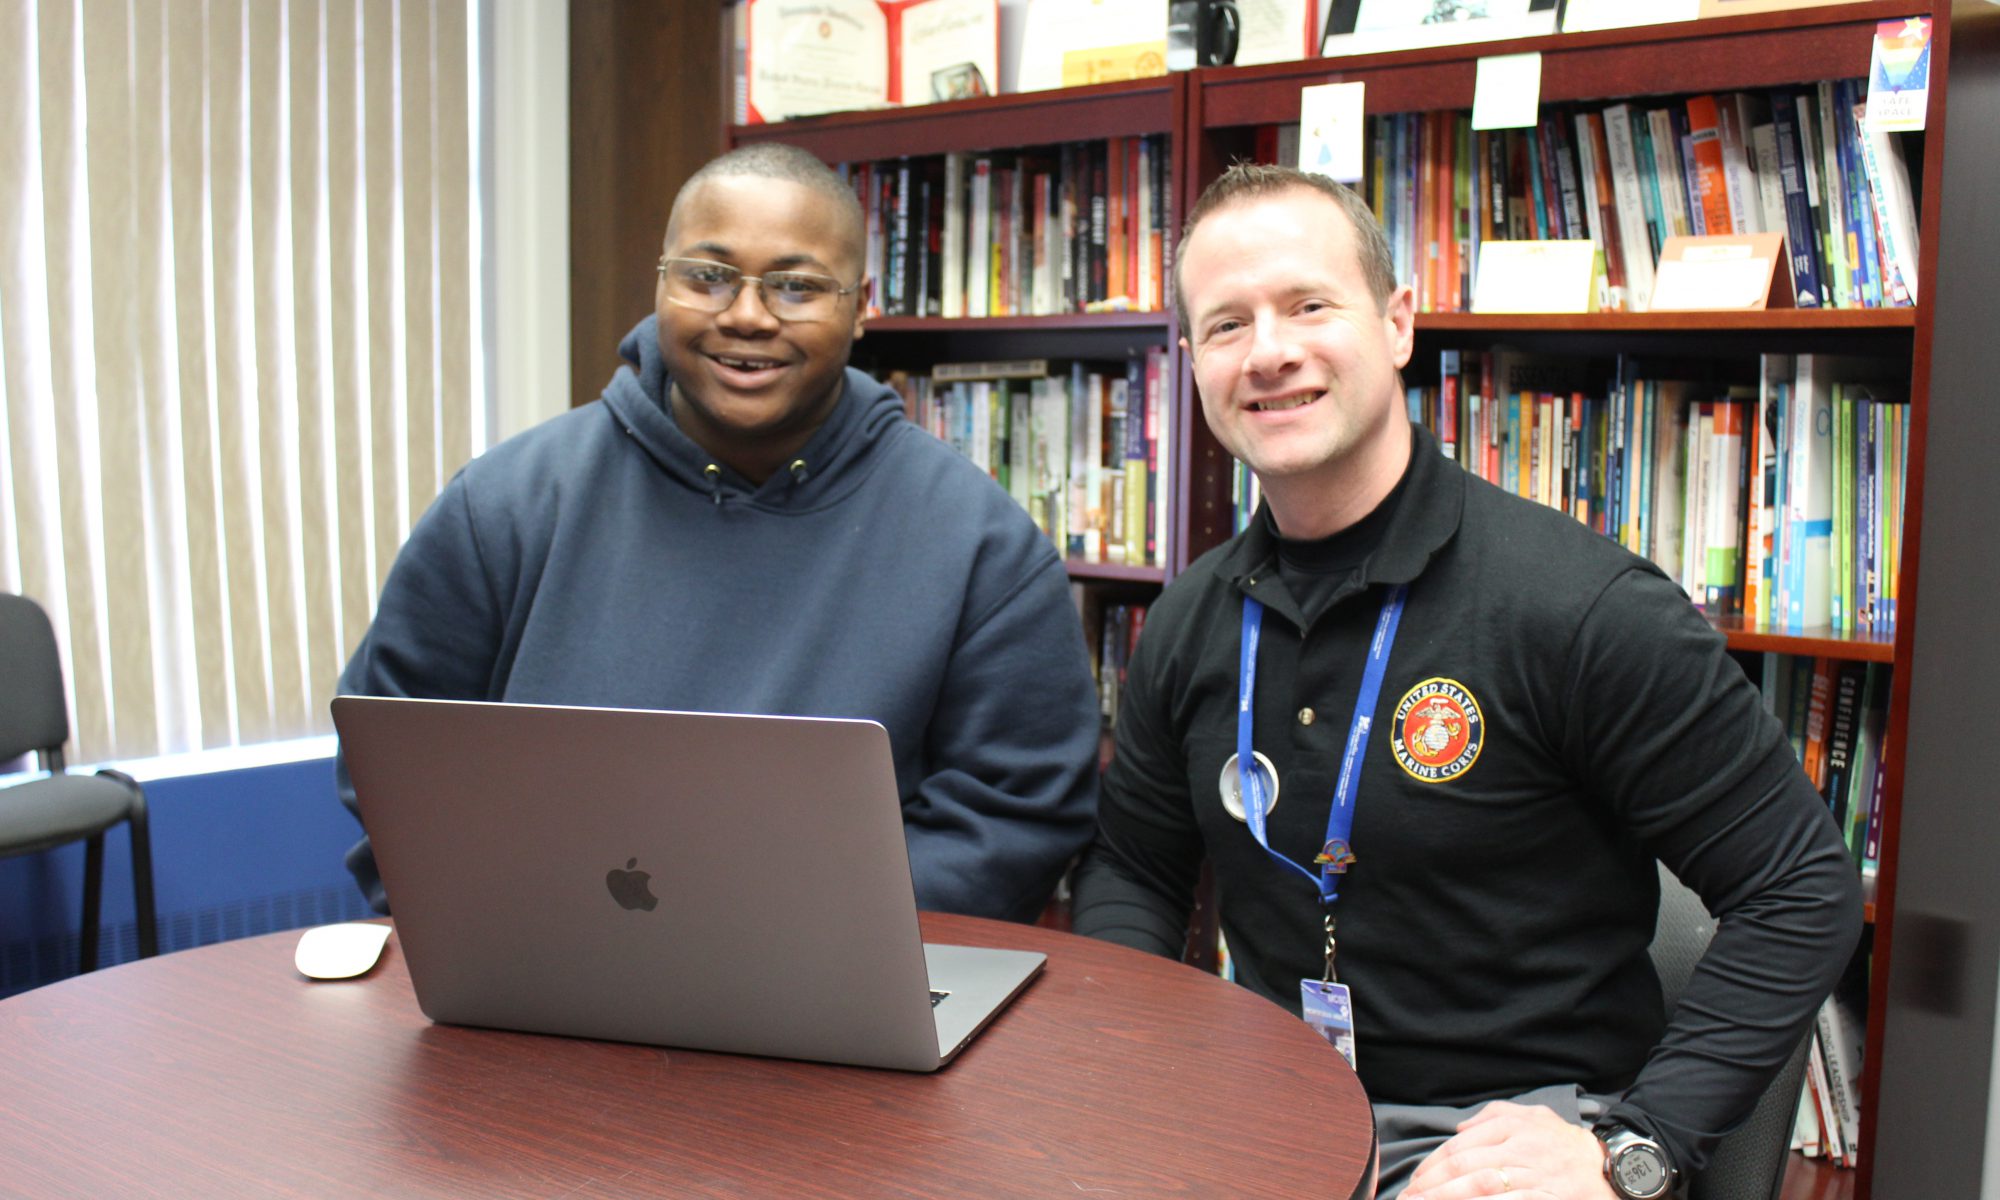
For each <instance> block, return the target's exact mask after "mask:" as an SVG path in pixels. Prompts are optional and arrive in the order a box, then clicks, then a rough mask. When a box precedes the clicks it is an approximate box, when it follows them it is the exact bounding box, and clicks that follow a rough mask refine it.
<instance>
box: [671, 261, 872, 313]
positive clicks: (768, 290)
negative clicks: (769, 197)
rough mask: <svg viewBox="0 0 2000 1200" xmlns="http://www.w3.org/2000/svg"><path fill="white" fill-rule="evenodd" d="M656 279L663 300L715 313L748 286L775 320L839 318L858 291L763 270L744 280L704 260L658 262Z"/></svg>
mask: <svg viewBox="0 0 2000 1200" xmlns="http://www.w3.org/2000/svg"><path fill="white" fill-rule="evenodd" d="M660 277H661V278H662V279H663V280H665V281H666V288H667V300H668V301H669V302H670V303H673V304H678V305H680V306H682V307H683V308H692V309H694V310H696V311H697V312H705V313H719V312H723V311H725V310H727V309H728V308H729V306H730V305H732V304H735V303H736V298H737V297H738V296H739V295H741V294H742V292H743V285H744V284H746V283H754V284H756V285H757V293H758V296H759V298H760V299H762V300H763V302H764V308H765V309H766V310H767V311H769V312H770V314H771V315H772V316H774V317H776V318H778V319H779V320H780V321H830V320H833V319H834V318H835V317H838V316H839V315H840V299H841V297H843V296H846V295H848V294H850V293H852V292H857V291H859V290H861V284H860V282H859V281H856V282H854V283H851V284H849V285H847V286H846V287H842V286H840V281H839V280H838V279H835V278H834V277H833V276H831V275H816V274H814V273H812V272H810V271H766V272H765V273H764V274H762V275H745V274H744V273H743V272H742V271H739V270H737V269H736V268H735V267H732V266H730V265H729V264H728V263H719V262H710V261H708V260H707V259H705V258H662V259H661V260H660Z"/></svg>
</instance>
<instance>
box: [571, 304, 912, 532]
mask: <svg viewBox="0 0 2000 1200" xmlns="http://www.w3.org/2000/svg"><path fill="white" fill-rule="evenodd" d="M618 354H619V357H620V358H623V359H624V360H625V362H624V365H622V366H620V367H619V368H618V370H617V373H615V374H614V375H612V377H611V382H610V383H609V384H607V385H605V388H604V407H605V410H606V411H607V412H608V413H610V415H611V418H612V420H614V421H616V422H617V423H618V424H619V425H620V426H621V427H622V428H623V429H624V432H625V434H626V436H628V437H630V438H631V439H632V440H633V441H635V442H637V443H638V444H639V446H640V447H641V448H642V449H643V450H644V451H645V452H646V454H647V456H648V457H650V458H651V459H652V460H653V461H654V462H655V463H657V464H659V467H660V469H661V470H662V471H664V472H666V474H667V475H668V476H669V477H670V478H672V479H673V480H674V481H675V482H677V483H679V484H681V485H682V486H684V487H687V488H688V489H690V490H692V491H696V492H699V493H701V494H702V495H704V496H707V497H709V498H711V499H713V500H714V501H715V502H716V503H717V504H723V503H749V504H753V505H755V506H757V507H759V508H767V509H772V510H785V509H789V510H794V511H805V510H811V509H815V508H820V507H823V506H825V505H828V504H832V503H835V502H836V501H838V500H839V499H840V498H841V497H843V496H845V495H847V494H848V493H849V492H851V491H852V490H853V489H854V488H855V487H858V486H859V485H860V484H861V482H862V481H863V480H865V479H866V478H867V475H868V473H869V471H871V470H872V469H873V468H874V466H875V464H876V462H877V461H878V460H879V457H880V456H879V454H878V449H879V446H880V444H881V442H882V440H883V439H884V438H886V437H893V436H898V435H899V434H901V433H903V432H907V431H909V430H912V429H914V426H910V425H909V424H908V423H907V422H905V421H904V420H903V401H902V397H900V396H898V395H897V394H896V392H895V390H894V389H892V388H889V387H887V386H885V385H883V384H880V383H877V382H876V381H875V380H873V379H870V378H869V377H868V376H867V375H865V374H863V373H862V372H860V371H857V370H855V369H854V368H853V367H849V368H847V374H846V382H845V383H844V385H843V386H842V388H841V394H840V400H839V402H838V403H836V404H835V405H834V408H833V412H832V413H830V414H828V416H827V418H826V422H825V424H823V425H821V426H820V427H819V428H818V429H817V430H815V431H814V432H813V435H812V437H811V439H809V440H808V441H807V442H806V444H805V446H804V447H803V448H802V449H800V451H799V453H798V454H797V455H796V456H795V457H794V460H793V462H792V465H791V467H790V469H789V470H787V469H780V470H778V471H775V472H773V473H772V475H771V477H770V478H769V479H766V480H765V481H764V482H763V484H762V485H758V484H753V483H751V482H750V481H749V480H748V479H745V478H744V477H743V476H741V475H739V474H737V473H736V472H735V471H734V470H732V469H730V468H729V467H728V466H725V465H724V464H722V463H720V462H717V461H716V460H715V459H714V458H713V457H711V456H710V455H709V453H708V452H707V451H706V450H703V449H702V448H701V447H700V446H698V445H696V444H695V442H694V439H692V438H690V437H688V436H687V435H686V434H685V433H683V432H681V429H680V426H679V425H678V424H676V423H675V421H674V417H673V410H672V408H671V407H670V406H669V405H668V403H667V396H668V394H669V392H670V391H671V390H672V387H673V380H672V378H671V377H670V376H669V375H668V374H667V364H666V359H665V357H664V356H662V355H661V353H660V329H659V318H658V317H657V316H655V315H650V314H649V315H648V316H647V317H646V318H645V319H644V320H642V321H640V322H639V323H638V324H637V325H635V326H633V327H632V331H631V332H630V333H628V334H626V335H625V337H624V339H623V340H622V341H620V342H619V343H618ZM899 427H900V428H899Z"/></svg>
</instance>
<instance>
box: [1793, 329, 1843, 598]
mask: <svg viewBox="0 0 2000 1200" xmlns="http://www.w3.org/2000/svg"><path fill="white" fill-rule="evenodd" d="M1797 361H1798V373H1797V375H1796V376H1795V377H1794V381H1793V386H1792V404H1791V409H1792V411H1791V412H1790V413H1789V414H1788V417H1789V420H1788V422H1787V423H1788V425H1789V427H1790V428H1789V436H1790V441H1789V444H1788V447H1787V449H1788V452H1789V454H1790V455H1791V462H1790V467H1789V470H1788V471H1787V478H1786V489H1787V495H1786V497H1785V515H1784V518H1783V519H1784V521H1785V539H1786V550H1787V554H1788V560H1787V562H1786V564H1785V565H1786V571H1787V572H1788V578H1787V596H1786V605H1787V609H1786V614H1785V628H1786V630H1787V631H1789V632H1792V633H1800V632H1803V631H1805V630H1807V629H1817V628H1821V627H1824V626H1826V625H1828V624H1830V623H1831V622H1832V619H1833V598H1832V594H1831V587H1830V584H1831V575H1830V572H1831V569H1832V544H1833V377H1832V370H1833V364H1832V360H1830V359H1829V358H1828V357H1827V356H1826V355H1821V354H1801V355H1799V356H1798V359H1797Z"/></svg>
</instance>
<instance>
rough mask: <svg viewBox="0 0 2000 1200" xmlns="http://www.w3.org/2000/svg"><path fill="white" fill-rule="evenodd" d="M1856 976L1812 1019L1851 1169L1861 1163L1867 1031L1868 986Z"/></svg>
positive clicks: (1845, 1160)
mask: <svg viewBox="0 0 2000 1200" xmlns="http://www.w3.org/2000/svg"><path fill="white" fill-rule="evenodd" d="M1853 975H1854V972H1853V971H1852V970H1850V971H1849V976H1850V978H1849V979H1843V980H1842V982H1841V984H1840V985H1839V986H1836V987H1835V988H1834V990H1833V993H1832V994H1831V995H1829V996H1828V997H1827V998H1826V999H1825V1000H1824V1001H1822V1002H1821V1003H1820V1006H1819V1011H1818V1013H1816V1014H1815V1015H1814V1019H1813V1033H1814V1037H1815V1038H1816V1040H1817V1042H1818V1045H1819V1049H1820V1057H1821V1061H1822V1065H1823V1067H1824V1070H1825V1082H1826V1094H1827V1099H1828V1101H1829V1107H1830V1108H1831V1109H1832V1111H1833V1116H1834V1120H1835V1121H1836V1122H1837V1124H1838V1127H1839V1131H1840V1138H1839V1142H1840V1150H1841V1153H1840V1162H1841V1164H1842V1165H1843V1166H1849V1167H1852V1166H1858V1165H1859V1161H1860V1160H1859V1157H1858V1156H1859V1153H1860V1148H1861V1067H1862V1050H1861V1047H1862V1043H1863V1041H1864V1038H1865V1031H1866V1022H1865V1021H1864V1019H1863V1018H1862V1016H1861V1001H1860V1000H1859V999H1858V997H1857V991H1859V992H1861V994H1865V990H1863V989H1865V984H1864V985H1863V988H1857V987H1856V985H1855V982H1854V980H1853V979H1852V976H1853Z"/></svg>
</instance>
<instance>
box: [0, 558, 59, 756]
mask: <svg viewBox="0 0 2000 1200" xmlns="http://www.w3.org/2000/svg"><path fill="white" fill-rule="evenodd" d="M68 740H69V710H68V707H67V704H66V702H65V699H64V696H63V677H62V657H61V655H60V654H59V652H58V651H57V649H56V631H55V627H54V626H52V625H50V624H49V617H48V614H47V613H45V612H43V611H42V606H41V605H39V604H36V603H35V602H34V601H33V600H30V599H28V598H27V597H26V596H16V595H14V594H12V593H10V592H0V763H4V762H11V761H13V760H14V759H17V758H19V757H21V756H22V755H23V754H26V753H27V752H29V751H30V750H35V751H40V752H42V753H44V754H60V753H61V752H62V745H63V743H64V742H66V741H68Z"/></svg>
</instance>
